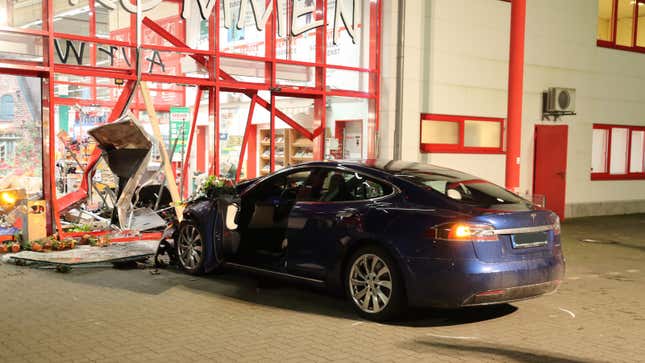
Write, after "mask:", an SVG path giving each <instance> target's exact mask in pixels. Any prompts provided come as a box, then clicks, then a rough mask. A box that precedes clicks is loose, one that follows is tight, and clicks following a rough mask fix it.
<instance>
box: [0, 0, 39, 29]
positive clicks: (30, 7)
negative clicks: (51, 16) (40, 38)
mask: <svg viewBox="0 0 645 363" xmlns="http://www.w3.org/2000/svg"><path fill="white" fill-rule="evenodd" d="M42 18H43V4H42V1H40V0H33V1H32V0H12V1H11V2H9V1H3V2H0V26H9V27H14V28H21V29H36V30H40V29H42V28H43V21H42Z"/></svg>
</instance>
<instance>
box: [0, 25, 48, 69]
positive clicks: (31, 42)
mask: <svg viewBox="0 0 645 363" xmlns="http://www.w3.org/2000/svg"><path fill="white" fill-rule="evenodd" d="M0 59H10V60H22V61H33V62H42V61H43V37H42V36H39V35H28V34H14V33H8V32H3V31H0Z"/></svg>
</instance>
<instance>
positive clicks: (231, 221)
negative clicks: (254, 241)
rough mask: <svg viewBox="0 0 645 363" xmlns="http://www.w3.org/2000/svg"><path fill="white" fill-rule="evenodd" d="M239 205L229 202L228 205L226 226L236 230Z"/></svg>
mask: <svg viewBox="0 0 645 363" xmlns="http://www.w3.org/2000/svg"><path fill="white" fill-rule="evenodd" d="M239 209H240V208H239V207H238V206H237V204H229V205H228V207H226V218H225V220H224V221H225V222H226V228H227V229H228V230H231V231H233V230H236V229H237V223H235V217H236V216H237V212H238V211H239Z"/></svg>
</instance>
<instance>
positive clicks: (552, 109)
mask: <svg viewBox="0 0 645 363" xmlns="http://www.w3.org/2000/svg"><path fill="white" fill-rule="evenodd" d="M545 111H546V112H547V113H559V114H568V113H571V114H573V113H574V112H576V90H575V88H560V87H551V88H549V90H548V91H547V96H546V110H545Z"/></svg>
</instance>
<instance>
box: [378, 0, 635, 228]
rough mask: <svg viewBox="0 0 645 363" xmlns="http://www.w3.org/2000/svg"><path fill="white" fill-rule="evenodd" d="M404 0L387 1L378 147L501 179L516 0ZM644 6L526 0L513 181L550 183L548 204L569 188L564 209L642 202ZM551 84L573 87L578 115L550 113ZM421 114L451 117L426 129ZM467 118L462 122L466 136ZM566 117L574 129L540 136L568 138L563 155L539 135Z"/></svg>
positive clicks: (575, 211)
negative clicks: (548, 172) (546, 102)
mask: <svg viewBox="0 0 645 363" xmlns="http://www.w3.org/2000/svg"><path fill="white" fill-rule="evenodd" d="M404 4H405V6H404V7H403V11H404V13H401V9H400V8H399V6H398V2H388V1H386V2H384V11H383V14H384V19H383V24H384V25H383V26H384V30H383V34H384V35H383V67H382V85H381V88H382V92H381V105H382V106H381V119H380V120H381V123H380V125H381V130H380V132H381V133H380V135H381V138H380V141H381V142H380V149H379V150H380V156H381V157H386V158H387V157H393V156H394V155H395V148H396V146H397V143H398V145H400V156H401V157H402V158H403V159H410V160H420V161H427V162H430V163H434V164H439V165H444V166H449V167H454V168H456V169H462V170H465V171H469V172H471V173H473V174H475V175H478V176H481V177H483V178H485V179H489V180H491V181H494V182H496V183H498V184H500V185H504V184H505V174H506V165H505V162H506V152H505V151H506V142H507V139H506V137H507V133H506V132H502V133H501V135H502V136H503V138H501V139H500V137H499V136H497V135H499V133H498V130H499V127H500V126H499V124H498V123H496V122H494V121H495V120H498V119H502V120H504V122H503V124H502V127H505V126H506V123H505V119H506V118H507V112H508V84H509V80H508V75H509V54H511V52H512V49H510V48H509V44H510V33H511V17H512V16H511V6H512V4H511V3H509V2H506V1H489V0H476V1H473V0H430V1H405V3H404ZM636 4H638V5H636ZM643 5H644V4H643V2H642V1H638V2H636V1H629V0H616V1H613V0H600V1H588V0H569V1H556V0H539V1H537V0H527V1H526V20H525V21H526V22H525V24H526V30H525V31H526V33H525V49H524V57H525V61H524V84H523V102H522V118H521V153H520V160H519V166H520V182H519V188H517V189H516V191H517V192H519V193H520V194H524V195H535V194H542V195H544V194H549V195H546V204H547V207H550V208H554V209H555V207H557V206H553V205H549V204H550V203H549V202H550V201H554V200H557V199H561V200H562V201H563V202H564V203H563V207H562V208H563V211H564V212H563V213H564V216H566V217H579V216H590V215H602V214H621V213H635V212H644V211H645V174H643V171H644V169H643V136H644V135H645V133H643V130H645V129H644V127H645V82H643V78H644V77H645V68H643V66H642V65H643V62H644V61H645V54H643V51H644V50H645V48H642V46H643V45H644V44H645V33H643V32H644V31H645V26H643V25H644V23H643V22H641V21H640V20H641V19H644V20H645V7H644V6H643ZM400 19H403V21H404V25H403V27H402V29H403V31H404V32H405V33H404V42H403V43H402V44H403V47H402V48H401V49H402V53H403V54H402V55H403V56H402V58H401V59H402V60H403V65H402V68H403V77H402V79H403V82H402V85H403V87H402V89H401V91H402V97H401V98H400V99H401V100H402V102H401V104H399V105H397V103H396V99H397V97H396V89H397V79H398V78H397V76H398V74H397V62H396V60H397V53H396V49H397V44H398V43H397V39H400V37H397V30H398V29H401V28H400V27H399V26H398V25H397V24H398V23H399V20H400ZM639 25H640V26H639ZM550 87H563V88H573V89H575V115H569V116H562V117H560V118H559V120H558V121H552V120H553V117H551V118H550V121H547V120H543V112H542V110H543V93H544V92H545V91H547V90H548V89H549V88H550ZM397 107H398V109H400V110H402V113H403V117H402V119H403V123H402V127H401V130H400V136H399V139H396V138H395V137H394V135H395V133H397V132H398V131H395V129H396V116H397V115H396V112H397ZM462 116H463V117H462ZM424 117H425V118H426V119H427V118H434V119H436V120H443V121H445V122H439V123H435V124H434V125H433V124H428V125H427V126H428V127H427V128H426V130H431V131H432V132H431V133H428V131H426V133H427V134H426V135H424V134H423V128H422V127H420V122H421V119H423V118H424ZM460 120H461V121H460ZM430 121H432V120H430ZM450 121H454V122H450ZM478 121H487V122H478ZM459 125H464V126H463V127H462V128H461V129H462V130H464V131H463V135H462V137H461V138H459V131H458V130H459ZM563 125H564V126H566V129H568V132H567V135H561V134H562V133H560V135H559V138H556V139H552V140H546V141H545V142H544V144H545V145H547V146H548V145H552V146H553V147H557V146H558V145H560V147H562V142H563V141H565V142H566V144H564V149H563V150H564V151H563V153H564V155H562V153H560V155H561V156H562V157H558V156H557V155H549V154H548V152H544V150H545V149H548V147H543V146H544V145H542V144H540V143H539V142H538V145H536V129H540V126H542V127H543V128H542V129H540V130H544V127H550V126H563ZM616 126H618V127H616ZM546 131H550V130H549V129H548V128H547V130H546ZM433 135H434V136H433ZM556 136H558V135H557V133H556ZM561 136H566V137H561ZM424 137H425V138H426V140H425V141H426V142H424V140H423V139H424ZM538 137H539V135H538ZM469 145H470V146H469ZM498 146H499V147H501V150H502V151H501V152H500V149H499V147H498ZM424 147H425V150H424ZM536 148H537V153H536ZM546 151H548V150H546ZM561 158H564V162H565V165H560V166H559V167H560V169H563V166H564V169H563V170H558V171H556V172H557V173H560V177H561V178H562V179H563V183H562V184H561V186H556V187H555V188H549V187H547V188H546V190H544V189H545V188H544V187H542V190H535V186H538V189H539V184H540V183H541V182H542V181H543V180H542V179H543V176H540V170H541V168H544V167H546V168H547V169H548V167H549V166H550V165H552V164H558V163H560V164H562V160H559V159H561ZM536 170H537V172H536ZM536 174H537V175H536ZM536 177H537V179H538V180H536ZM545 180H546V181H547V182H548V181H549V179H548V178H546V179H545ZM536 184H537V185H536ZM549 184H550V185H551V183H549ZM545 192H546V193H545ZM559 194H560V195H559Z"/></svg>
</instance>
